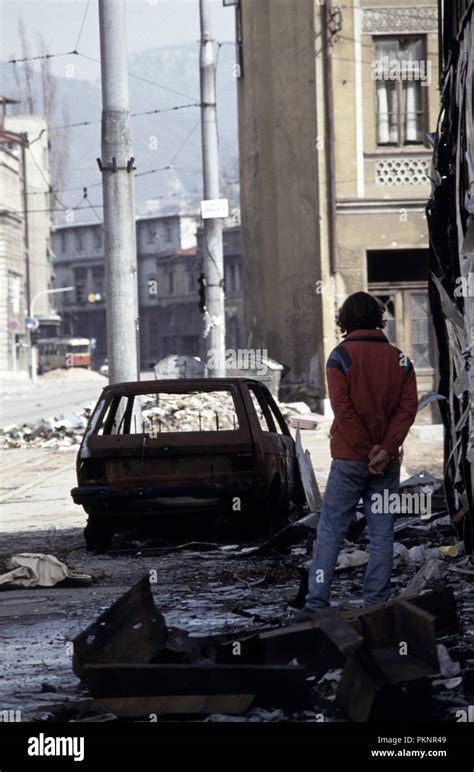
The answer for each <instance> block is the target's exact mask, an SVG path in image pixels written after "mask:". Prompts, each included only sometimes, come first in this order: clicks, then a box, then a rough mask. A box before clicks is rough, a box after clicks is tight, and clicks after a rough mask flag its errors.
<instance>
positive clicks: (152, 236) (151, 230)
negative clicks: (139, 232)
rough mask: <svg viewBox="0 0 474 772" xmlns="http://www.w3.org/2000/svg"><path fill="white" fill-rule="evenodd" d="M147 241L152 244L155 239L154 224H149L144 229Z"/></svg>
mask: <svg viewBox="0 0 474 772" xmlns="http://www.w3.org/2000/svg"><path fill="white" fill-rule="evenodd" d="M146 235H147V241H148V243H149V244H154V243H155V239H156V226H155V225H149V226H148V228H147V229H146Z"/></svg>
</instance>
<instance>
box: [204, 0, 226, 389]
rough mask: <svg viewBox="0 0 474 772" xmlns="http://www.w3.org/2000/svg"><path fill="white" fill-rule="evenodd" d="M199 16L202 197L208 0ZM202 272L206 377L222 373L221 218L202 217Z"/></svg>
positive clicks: (211, 69) (208, 140)
mask: <svg viewBox="0 0 474 772" xmlns="http://www.w3.org/2000/svg"><path fill="white" fill-rule="evenodd" d="M199 11H200V19H201V49H200V58H199V67H200V76H201V135H202V168H203V177H204V198H205V199H206V200H208V199H218V198H220V191H219V154H218V140H217V115H216V81H215V77H216V72H215V64H214V48H213V40H212V34H211V26H210V10H209V2H208V0H199ZM203 230H204V233H203V237H204V238H203V250H204V276H205V279H206V310H205V311H204V314H203V322H204V333H203V334H204V339H205V343H206V347H207V356H208V360H207V365H208V374H209V376H210V377H222V376H225V305H224V256H223V247H222V218H219V217H216V218H209V219H207V218H206V219H204V220H203Z"/></svg>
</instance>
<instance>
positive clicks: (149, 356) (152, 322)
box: [53, 215, 243, 370]
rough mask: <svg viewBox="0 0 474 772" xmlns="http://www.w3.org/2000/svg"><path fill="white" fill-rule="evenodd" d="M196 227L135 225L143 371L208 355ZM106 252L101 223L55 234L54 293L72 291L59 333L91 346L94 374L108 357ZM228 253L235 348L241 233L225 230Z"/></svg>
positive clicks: (186, 221)
mask: <svg viewBox="0 0 474 772" xmlns="http://www.w3.org/2000/svg"><path fill="white" fill-rule="evenodd" d="M197 222H198V218H196V217H192V216H187V215H186V216H185V215H169V216H145V217H138V218H137V222H136V227H137V262H138V293H139V309H140V358H141V367H142V369H145V370H146V369H147V368H148V367H149V365H150V364H151V363H152V362H156V361H158V360H160V359H163V358H164V357H166V356H168V355H170V354H183V355H191V356H198V355H202V354H203V342H202V333H201V330H202V319H201V314H200V311H199V298H198V276H199V273H200V272H201V270H202V254H201V251H200V248H199V247H200V242H201V235H200V231H198V228H197ZM103 250H104V245H103V228H102V224H101V223H83V224H80V223H77V224H70V225H61V226H58V227H57V228H56V230H55V232H54V235H53V251H54V255H55V261H54V270H55V285H56V286H57V287H61V286H67V285H69V284H71V285H73V286H74V288H75V289H74V292H72V293H67V294H64V295H63V296H61V300H60V301H59V302H60V308H61V315H62V317H63V329H62V333H63V334H65V335H78V336H81V337H86V338H90V339H91V340H93V341H94V351H93V356H94V359H93V362H94V366H95V367H99V366H100V365H101V364H102V363H103V361H104V359H105V357H106V356H107V339H106V314H105V286H104V251H103ZM224 253H225V258H224V262H225V275H226V316H227V325H228V345H229V346H232V347H238V346H239V345H241V336H242V325H243V303H242V293H241V283H240V275H241V264H240V263H241V260H240V229H239V228H228V229H225V230H224Z"/></svg>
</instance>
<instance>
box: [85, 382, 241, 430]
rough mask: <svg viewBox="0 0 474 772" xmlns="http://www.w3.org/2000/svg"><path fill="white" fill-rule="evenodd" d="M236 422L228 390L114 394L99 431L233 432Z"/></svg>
mask: <svg viewBox="0 0 474 772" xmlns="http://www.w3.org/2000/svg"><path fill="white" fill-rule="evenodd" d="M238 428H239V421H238V417H237V411H236V407H235V402H234V397H233V394H232V392H231V391H230V390H228V389H221V390H215V391H193V392H184V393H179V394H170V393H167V392H159V393H151V394H135V395H127V396H125V395H124V396H121V397H115V398H114V399H113V400H112V402H111V404H110V406H109V408H108V409H107V411H106V413H105V416H104V419H103V421H102V425H101V427H100V429H99V431H98V433H99V434H102V435H106V434H147V435H149V436H150V437H156V436H158V435H159V434H162V433H164V432H210V431H234V430H237V429H238Z"/></svg>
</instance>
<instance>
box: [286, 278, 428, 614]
mask: <svg viewBox="0 0 474 772" xmlns="http://www.w3.org/2000/svg"><path fill="white" fill-rule="evenodd" d="M384 310H385V309H384V307H383V305H382V304H381V303H379V301H378V300H377V299H376V298H374V297H373V296H372V295H369V294H368V293H367V292H356V293H355V294H354V295H350V296H349V297H348V298H347V300H346V301H345V302H344V303H343V305H342V307H341V309H340V311H339V315H338V326H339V327H340V329H341V331H342V332H343V333H344V340H343V342H342V343H340V344H339V345H338V346H337V347H336V348H335V349H334V351H333V352H332V353H331V355H330V357H329V359H328V362H327V370H326V374H327V381H328V389H329V398H330V401H331V406H332V409H333V412H334V422H333V424H332V426H331V456H332V459H333V460H332V464H331V470H330V473H329V478H328V482H327V487H326V491H325V494H324V501H323V507H322V510H321V518H320V521H319V525H318V533H317V539H316V541H315V543H314V552H313V554H314V557H313V562H312V564H311V569H310V574H309V592H308V595H307V597H306V604H305V607H304V609H303V611H302V612H300V614H298V619H299V620H301V621H302V620H303V619H310V618H311V617H312V615H313V614H315V613H317V612H318V611H320V610H321V609H323V608H327V607H328V606H329V593H330V590H331V583H332V580H333V574H334V568H335V565H336V562H337V557H338V554H339V550H340V548H341V546H342V543H343V541H344V537H345V535H346V532H347V529H348V527H349V525H350V523H351V521H352V519H353V517H354V515H355V511H356V507H357V504H358V502H359V500H360V499H361V498H362V499H363V502H364V509H365V515H366V518H367V528H368V531H369V539H370V543H369V562H368V565H367V571H366V575H365V582H364V590H363V596H364V603H365V604H367V605H369V604H372V603H380V602H382V601H385V600H387V599H388V597H389V594H390V576H391V572H392V562H393V524H394V515H393V514H390V513H389V512H386V511H384V510H383V509H382V512H381V511H380V501H382V502H383V501H384V497H383V493H384V490H387V491H388V496H387V497H386V498H385V500H386V501H388V500H389V496H390V494H392V493H398V488H399V482H400V461H399V448H400V446H401V445H402V443H403V441H404V439H405V437H406V435H407V434H408V431H409V429H410V427H411V425H412V424H413V422H414V420H415V417H416V411H417V403H418V400H417V391H416V377H415V372H414V369H413V365H412V363H411V362H410V360H409V359H408V357H407V356H406V355H405V354H403V353H402V352H401V351H399V350H398V349H397V348H395V346H392V345H391V344H390V343H389V342H388V340H387V338H386V337H385V335H384V334H383V333H382V328H383V327H384V326H385V322H384V320H383V313H384ZM376 494H378V495H376ZM374 497H375V498H374ZM374 501H377V503H378V505H377V506H374Z"/></svg>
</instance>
